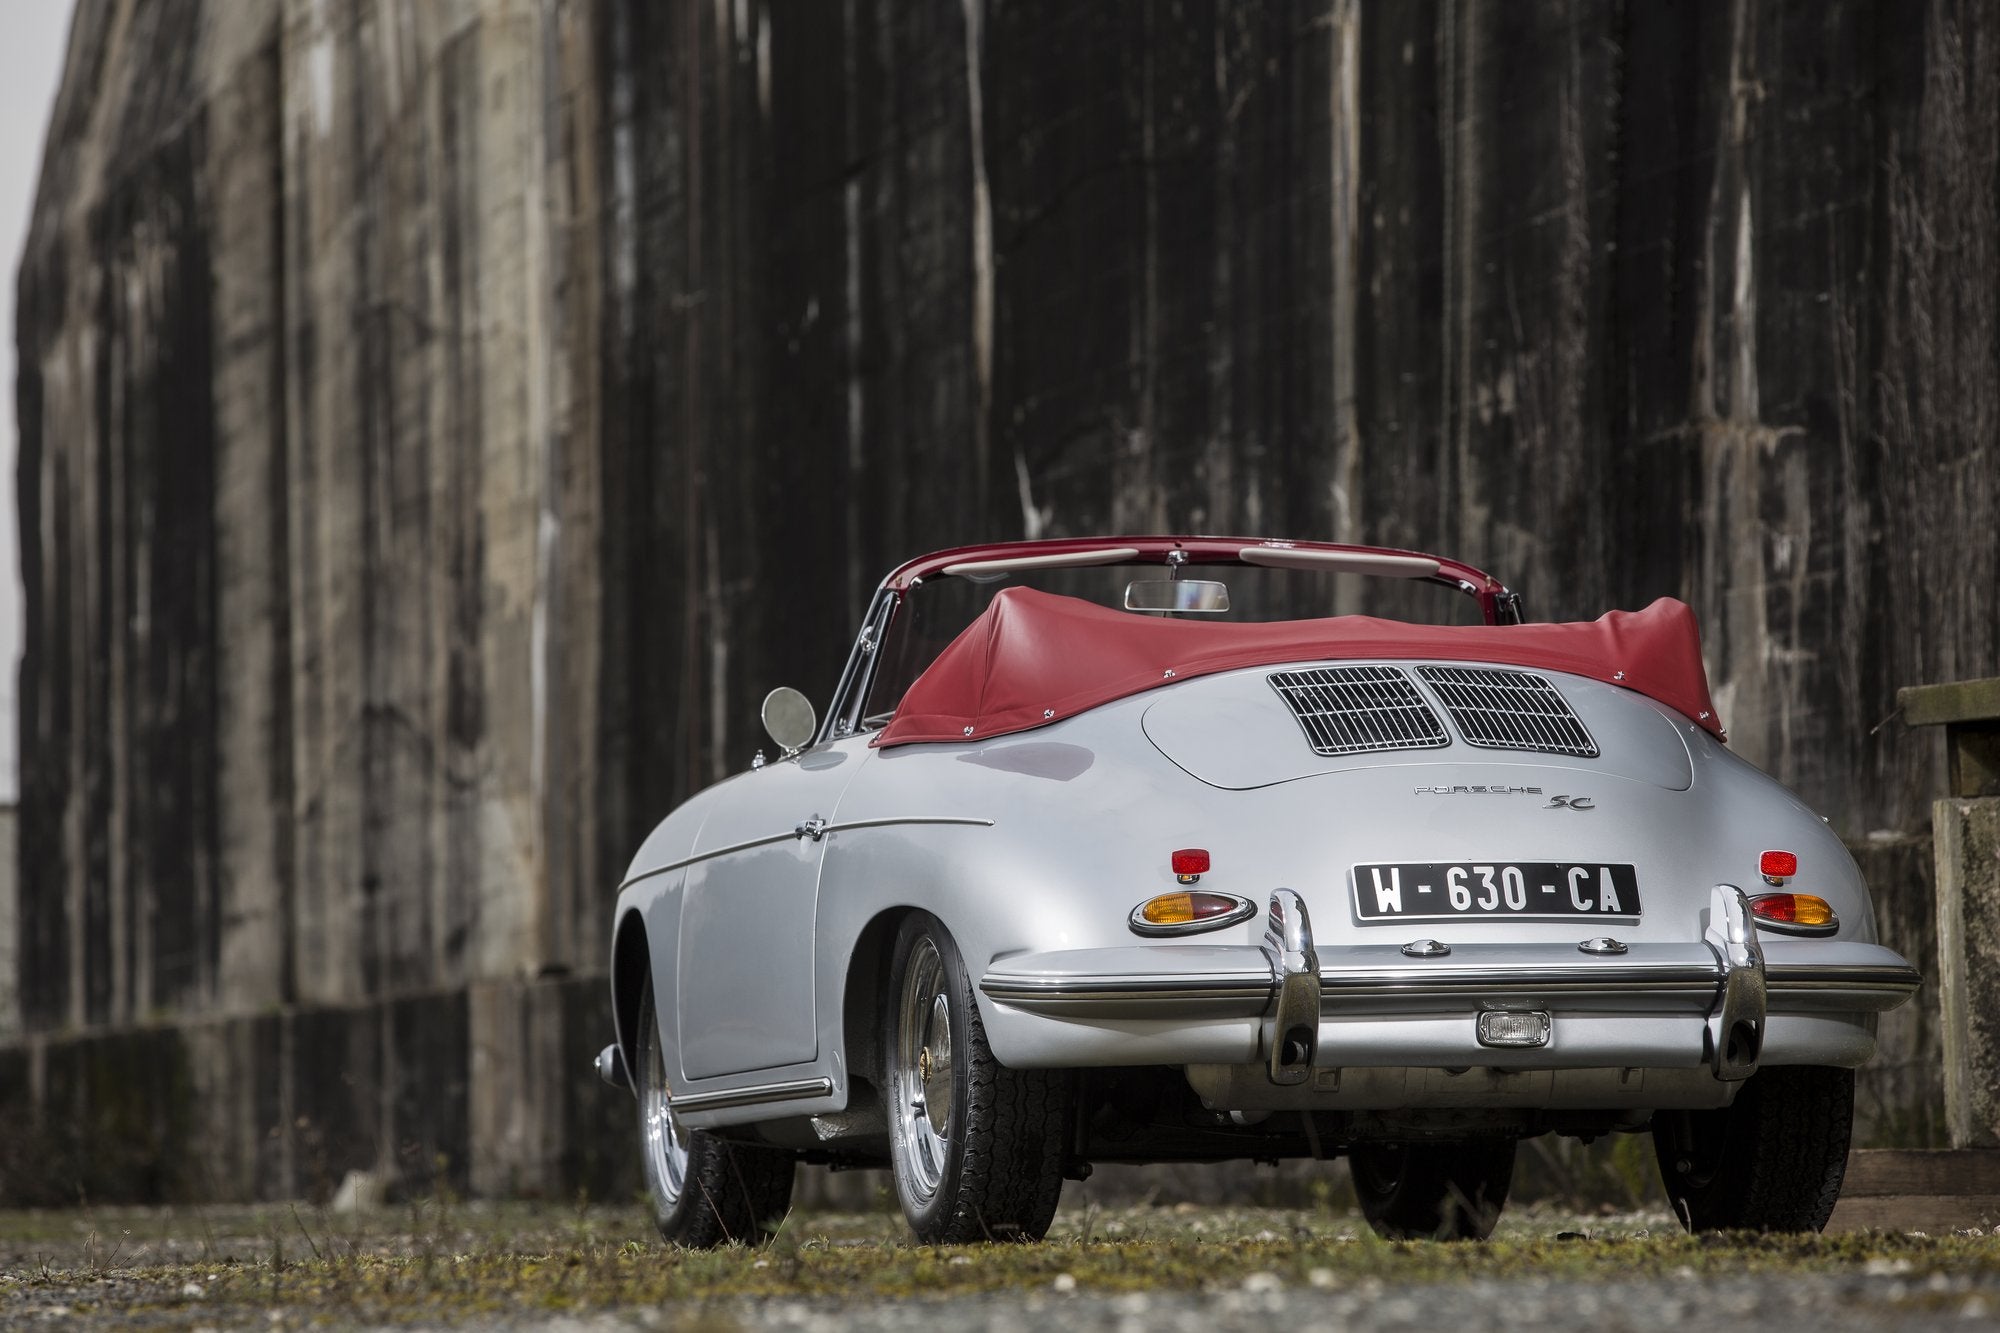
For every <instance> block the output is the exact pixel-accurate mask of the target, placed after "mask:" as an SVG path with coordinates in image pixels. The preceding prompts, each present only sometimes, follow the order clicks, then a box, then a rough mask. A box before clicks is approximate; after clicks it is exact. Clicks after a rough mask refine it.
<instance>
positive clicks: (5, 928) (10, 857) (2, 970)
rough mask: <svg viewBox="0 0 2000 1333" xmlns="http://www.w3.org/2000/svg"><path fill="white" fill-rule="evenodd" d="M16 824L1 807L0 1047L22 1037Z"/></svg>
mask: <svg viewBox="0 0 2000 1333" xmlns="http://www.w3.org/2000/svg"><path fill="white" fill-rule="evenodd" d="M18 822H19V821H18V820H17V819H16V817H15V813H14V807H13V806H11V805H0V1045H4V1044H5V1043H7V1042H10V1041H14V1040H16V1039H17V1038H19V1037H20V1035H21V994H20V984H21V982H20V979H21V900H20V895H19V893H18V889H19V887H20V885H19V880H18V878H17V877H16V875H15V869H16V867H17V865H18V858H17V852H16V846H15V840H16V834H17V832H18V829H17V824H18Z"/></svg>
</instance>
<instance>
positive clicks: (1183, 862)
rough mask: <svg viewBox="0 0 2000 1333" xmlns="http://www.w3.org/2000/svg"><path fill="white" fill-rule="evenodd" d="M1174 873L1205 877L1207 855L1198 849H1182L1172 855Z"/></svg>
mask: <svg viewBox="0 0 2000 1333" xmlns="http://www.w3.org/2000/svg"><path fill="white" fill-rule="evenodd" d="M1174 873H1175V874H1176V875H1206V874H1207V873H1208V853H1207V852H1205V851H1203V850H1202V849H1201V848H1199V847H1184V848H1182V849H1181V850H1180V851H1178V852H1175V853H1174Z"/></svg>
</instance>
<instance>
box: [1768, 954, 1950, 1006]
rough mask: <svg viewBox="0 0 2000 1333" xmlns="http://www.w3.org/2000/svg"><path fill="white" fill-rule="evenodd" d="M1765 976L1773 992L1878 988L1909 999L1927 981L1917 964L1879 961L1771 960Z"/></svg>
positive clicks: (1880, 990)
mask: <svg viewBox="0 0 2000 1333" xmlns="http://www.w3.org/2000/svg"><path fill="white" fill-rule="evenodd" d="M1764 976H1765V985H1766V986H1768V987H1769V988H1770V990H1771V991H1772V992H1773V993H1774V994H1783V993H1785V992H1788V991H1799V992H1812V991H1826V990H1851V991H1879V992H1887V993H1893V994H1895V995H1897V996H1899V997H1901V999H1907V998H1909V997H1910V996H1912V995H1914V994H1916V993H1917V991H1918V990H1919V989H1920V988H1921V987H1922V986H1923V984H1924V974H1923V973H1921V972H1919V971H1917V969H1916V968H1914V967H1896V966H1894V965H1891V964H1877V963H1837V964H1833V965H1831V966H1820V965H1817V964H1813V963H1770V964H1767V965H1766V966H1765V968H1764ZM1899 1002H1900V1000H1899Z"/></svg>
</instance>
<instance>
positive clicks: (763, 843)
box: [618, 815, 993, 893]
mask: <svg viewBox="0 0 2000 1333" xmlns="http://www.w3.org/2000/svg"><path fill="white" fill-rule="evenodd" d="M815 820H819V816H818V815H814V816H813V818H812V819H811V820H808V821H806V823H804V824H797V825H794V826H793V827H792V828H790V829H787V830H786V831H785V832H783V833H770V834H766V835H765V836H763V837H761V838H750V839H747V840H745V841H743V842H732V843H730V844H729V845H728V846H727V847H713V848H710V849H709V850H708V851H705V852H696V853H695V854H694V855H693V856H684V857H682V858H681V859H680V860H678V861H669V862H667V864H665V865H663V866H654V867H653V868H652V869H651V870H642V871H640V872H639V873H638V874H636V875H634V876H632V878H630V879H628V880H626V881H625V882H624V883H623V884H620V885H619V886H618V891H619V892H620V893H623V892H624V891H625V890H627V889H629V888H631V887H632V886H633V885H634V884H637V883H639V882H640V881H642V880H648V879H652V878H653V877H654V876H656V875H670V874H672V873H673V872H674V871H676V870H685V869H687V868H688V867H689V866H691V865H693V864H694V863H695V862H697V861H712V860H714V859H715V858H716V857H718V856H728V855H729V854H730V853H731V852H747V851H750V850H752V849H753V848H757V847H768V846H770V845H771V844H772V843H774V842H793V841H796V840H797V839H799V838H803V837H807V836H810V837H811V838H812V840H813V841H814V842H818V841H819V840H820V839H821V838H823V837H825V836H826V835H827V834H829V833H840V832H844V831H846V830H847V829H858V828H888V827H890V826H892V825H896V824H963V825H966V826H967V827H969V828H992V827H993V821H992V820H990V819H973V818H969V817H967V816H965V815H901V816H897V817H894V818H889V819H850V820H847V821H846V822H845V823H837V824H829V823H825V822H824V821H821V823H820V826H819V829H818V831H816V832H815V831H813V830H811V829H810V828H809V827H808V826H809V825H810V824H812V823H813V822H814V821H815Z"/></svg>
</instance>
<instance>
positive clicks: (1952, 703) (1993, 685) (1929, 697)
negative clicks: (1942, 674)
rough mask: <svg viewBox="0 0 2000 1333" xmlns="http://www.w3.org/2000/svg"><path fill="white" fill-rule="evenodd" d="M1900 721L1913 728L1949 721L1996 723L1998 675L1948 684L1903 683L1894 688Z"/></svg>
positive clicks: (1999, 709) (1998, 718)
mask: <svg viewBox="0 0 2000 1333" xmlns="http://www.w3.org/2000/svg"><path fill="white" fill-rule="evenodd" d="M1896 704H1897V706H1898V707H1900V708H1901V709H1902V710H1903V721H1904V722H1905V723H1907V724H1908V725H1910V726H1913V727H1934V726H1940V725H1943V724H1947V723H1952V722H2000V676H1989V677H1987V678H1986V679H1984V680H1960V681H1953V682H1952V683H1951V684H1949V685H1906V686H1904V687H1903V688H1902V689H1900V690H1897V691H1896Z"/></svg>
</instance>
